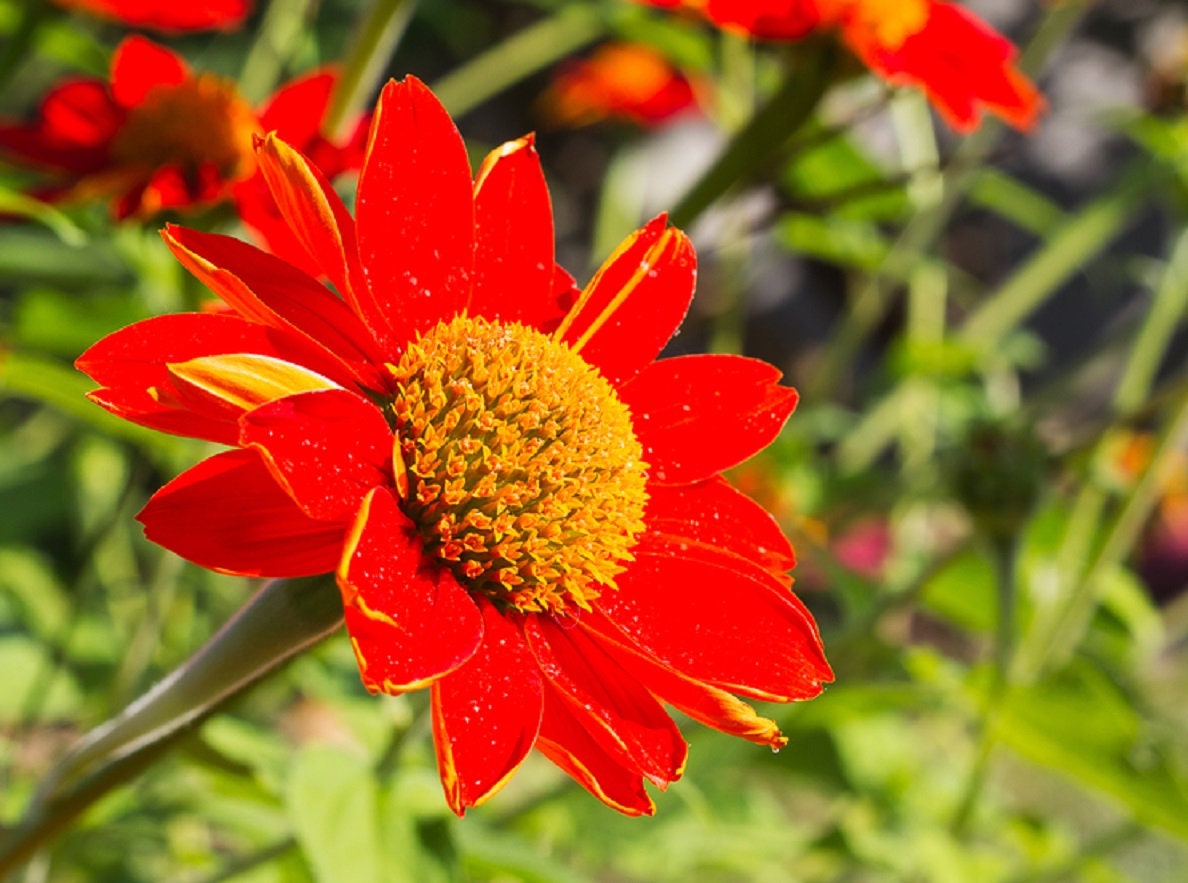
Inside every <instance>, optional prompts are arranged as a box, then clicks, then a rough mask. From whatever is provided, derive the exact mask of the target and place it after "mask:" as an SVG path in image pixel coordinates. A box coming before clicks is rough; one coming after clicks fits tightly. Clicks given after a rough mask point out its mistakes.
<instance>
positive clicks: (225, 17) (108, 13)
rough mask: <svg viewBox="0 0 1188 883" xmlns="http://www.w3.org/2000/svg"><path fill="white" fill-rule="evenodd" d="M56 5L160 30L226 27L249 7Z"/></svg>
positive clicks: (232, 2)
mask: <svg viewBox="0 0 1188 883" xmlns="http://www.w3.org/2000/svg"><path fill="white" fill-rule="evenodd" d="M54 2H56V3H57V4H58V5H59V6H65V7H66V8H68V9H78V10H81V11H83V12H89V13H91V14H92V15H98V16H102V17H104V18H110V19H114V20H116V21H120V22H123V23H124V24H126V25H131V26H133V27H138V28H154V29H156V30H161V31H169V32H182V31H204V30H208V29H210V28H220V29H222V30H230V29H231V28H233V27H236V26H237V25H240V24H242V23H243V20H244V19H245V18H247V15H248V13H249V12H251V10H252V4H251V2H250V0H202V2H198V3H177V2H173V0H139V2H129V0H54Z"/></svg>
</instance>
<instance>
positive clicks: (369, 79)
mask: <svg viewBox="0 0 1188 883" xmlns="http://www.w3.org/2000/svg"><path fill="white" fill-rule="evenodd" d="M416 8H417V0H375V4H374V5H373V6H372V7H371V10H370V12H368V13H367V14H366V15H365V16H363V17H362V18H361V19H360V20H359V22H358V23H357V26H356V28H355V34H354V41H353V43H352V46H351V48H350V50H349V52H348V54H347V59H346V64H345V65H344V67H343V69H342V73H341V75H340V76H339V79H338V84H337V86H336V87H335V89H334V97H333V99H332V100H331V102H330V110H329V111H328V112H327V114H326V120H325V123H324V125H323V131H325V132H327V133H330V134H341V133H342V129H343V128H344V127H346V126H348V125H349V124H350V121H351V119H352V118H353V117H354V116H355V114H356V113H358V112H359V111H361V110H362V109H363V107H364V106H365V105H367V104H368V103H370V101H371V98H372V96H373V94H374V92H375V91H376V87H377V86H378V85H379V81H380V80H381V79H382V78H383V76H384V72H385V71H386V70H387V69H388V62H389V61H390V60H391V58H392V54H393V53H394V52H395V51H396V47H397V46H398V45H399V44H400V38H401V37H403V36H404V31H405V29H406V28H407V27H408V23H409V21H410V20H411V19H412V16H413V13H414V12H415V11H416Z"/></svg>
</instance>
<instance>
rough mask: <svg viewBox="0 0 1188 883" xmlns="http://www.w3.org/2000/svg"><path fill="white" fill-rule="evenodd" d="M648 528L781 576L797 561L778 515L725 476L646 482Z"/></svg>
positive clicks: (646, 518)
mask: <svg viewBox="0 0 1188 883" xmlns="http://www.w3.org/2000/svg"><path fill="white" fill-rule="evenodd" d="M645 520H646V521H647V524H648V530H649V531H651V532H652V533H655V534H661V535H663V536H665V537H671V538H674V539H676V540H679V541H681V542H685V543H690V544H697V545H709V546H713V547H715V548H716V549H719V550H723V551H725V552H728V553H729V554H731V555H736V556H738V557H740V558H742V559H744V560H746V561H749V562H754V563H756V564H759V565H760V566H762V567H764V568H766V569H767V570H769V571H771V572H772V573H773V574H775V575H777V576H780V577H783V575H784V574H786V573H787V571H789V570H791V569H792V568H793V567H795V566H796V556H795V553H794V552H793V551H792V544H791V543H789V542H788V539H787V537H785V536H784V533H783V531H782V530H780V526H779V525H778V524H777V523H776V520H775V518H773V517H772V516H771V514H770V513H768V512H767V510H766V509H764V508H763V507H762V506H760V505H759V504H758V503H756V502H755V501H754V500H752V499H751V498H750V497H748V496H746V495H745V494H743V493H740V492H739V491H737V490H735V489H734V488H732V487H731V486H730V484H729V483H728V482H727V481H726V479H724V478H721V477H719V478H711V479H708V480H707V481H703V482H699V483H698V484H694V485H681V486H679V487H670V486H665V485H658V484H653V485H651V486H649V488H648V508H647V514H646V516H645Z"/></svg>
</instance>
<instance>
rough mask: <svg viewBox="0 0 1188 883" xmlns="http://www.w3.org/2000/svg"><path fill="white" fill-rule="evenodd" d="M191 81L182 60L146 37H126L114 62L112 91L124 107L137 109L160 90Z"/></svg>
mask: <svg viewBox="0 0 1188 883" xmlns="http://www.w3.org/2000/svg"><path fill="white" fill-rule="evenodd" d="M189 78H190V69H189V67H187V66H186V63H185V62H184V61H183V60H182V59H181V56H179V55H177V54H176V53H174V52H172V51H170V50H169V49H166V48H165V47H164V46H161V45H160V44H158V43H154V42H153V41H152V40H149V39H146V38H145V37H138V36H132V37H126V38H125V39H124V41H123V42H122V43H120V45H119V46H117V47H116V50H115V55H113V56H112V59H111V91H112V94H113V95H114V96H115V100H116V101H117V102H118V103H119V104H120V105H122V106H123V107H136V106H137V105H138V104H141V103H142V102H143V101H144V99H145V96H146V95H148V93H149V92H151V91H152V90H153V89H154V88H156V87H157V86H176V85H178V84H180V83H184V82H185V81H186V80H188V79H189Z"/></svg>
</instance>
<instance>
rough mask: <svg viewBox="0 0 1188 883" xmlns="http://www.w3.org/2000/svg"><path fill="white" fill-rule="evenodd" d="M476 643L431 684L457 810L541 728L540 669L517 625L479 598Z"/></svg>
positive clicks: (440, 748) (497, 784)
mask: <svg viewBox="0 0 1188 883" xmlns="http://www.w3.org/2000/svg"><path fill="white" fill-rule="evenodd" d="M477 601H478V606H479V609H480V610H481V611H482V614H483V643H482V645H481V646H480V647H479V649H478V652H477V653H475V654H474V656H473V657H471V659H470V661H469V662H467V663H466V664H465V665H463V666H462V667H461V668H460V669H458V670H457V671H456V672H454V673H453V674H451V675H449V676H447V677H444V678H442V679H441V680H439V681H436V682H435V683H434V684H433V688H432V689H433V701H432V705H433V741H434V743H435V744H436V746H437V768H438V771H439V772H440V774H441V782H442V787H443V788H444V789H445V795H446V801H447V802H448V803H449V805H450V809H452V810H453V811H454V812H455V813H457V814H458V815H462V814H463V813H464V812H465V811H466V809H467V808H468V807H472V806H478V805H479V804H481V803H483V802H484V801H485V800H486V799H487V798H488V797H491V796H492V795H493V794H495V792H497V791H498V790H499V789H500V788H502V787H503V786H504V785H505V784H506V783H507V781H508V779H510V778H511V777H512V774H513V773H515V771H516V770H517V769H519V767H520V764H521V763H523V762H524V758H525V757H527V756H528V752H529V751H530V750H531V749H532V745H533V743H535V741H536V736H537V733H538V732H539V730H540V717H541V708H542V703H543V694H542V690H543V688H542V685H541V678H540V674H539V672H538V671H537V669H536V664H535V662H534V661H533V658H532V654H531V653H529V651H528V647H527V646H526V645H525V643H524V635H523V634H522V633H521V631H520V629H519V628H518V627H517V626H516V625H515V623H513V622H512V621H510V620H509V619H507V618H506V617H504V616H503V614H501V613H500V612H499V610H498V609H497V608H496V607H495V605H493V604H492V603H491V602H489V601H487V600H486V599H485V598H481V597H480V598H478V599H477Z"/></svg>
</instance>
